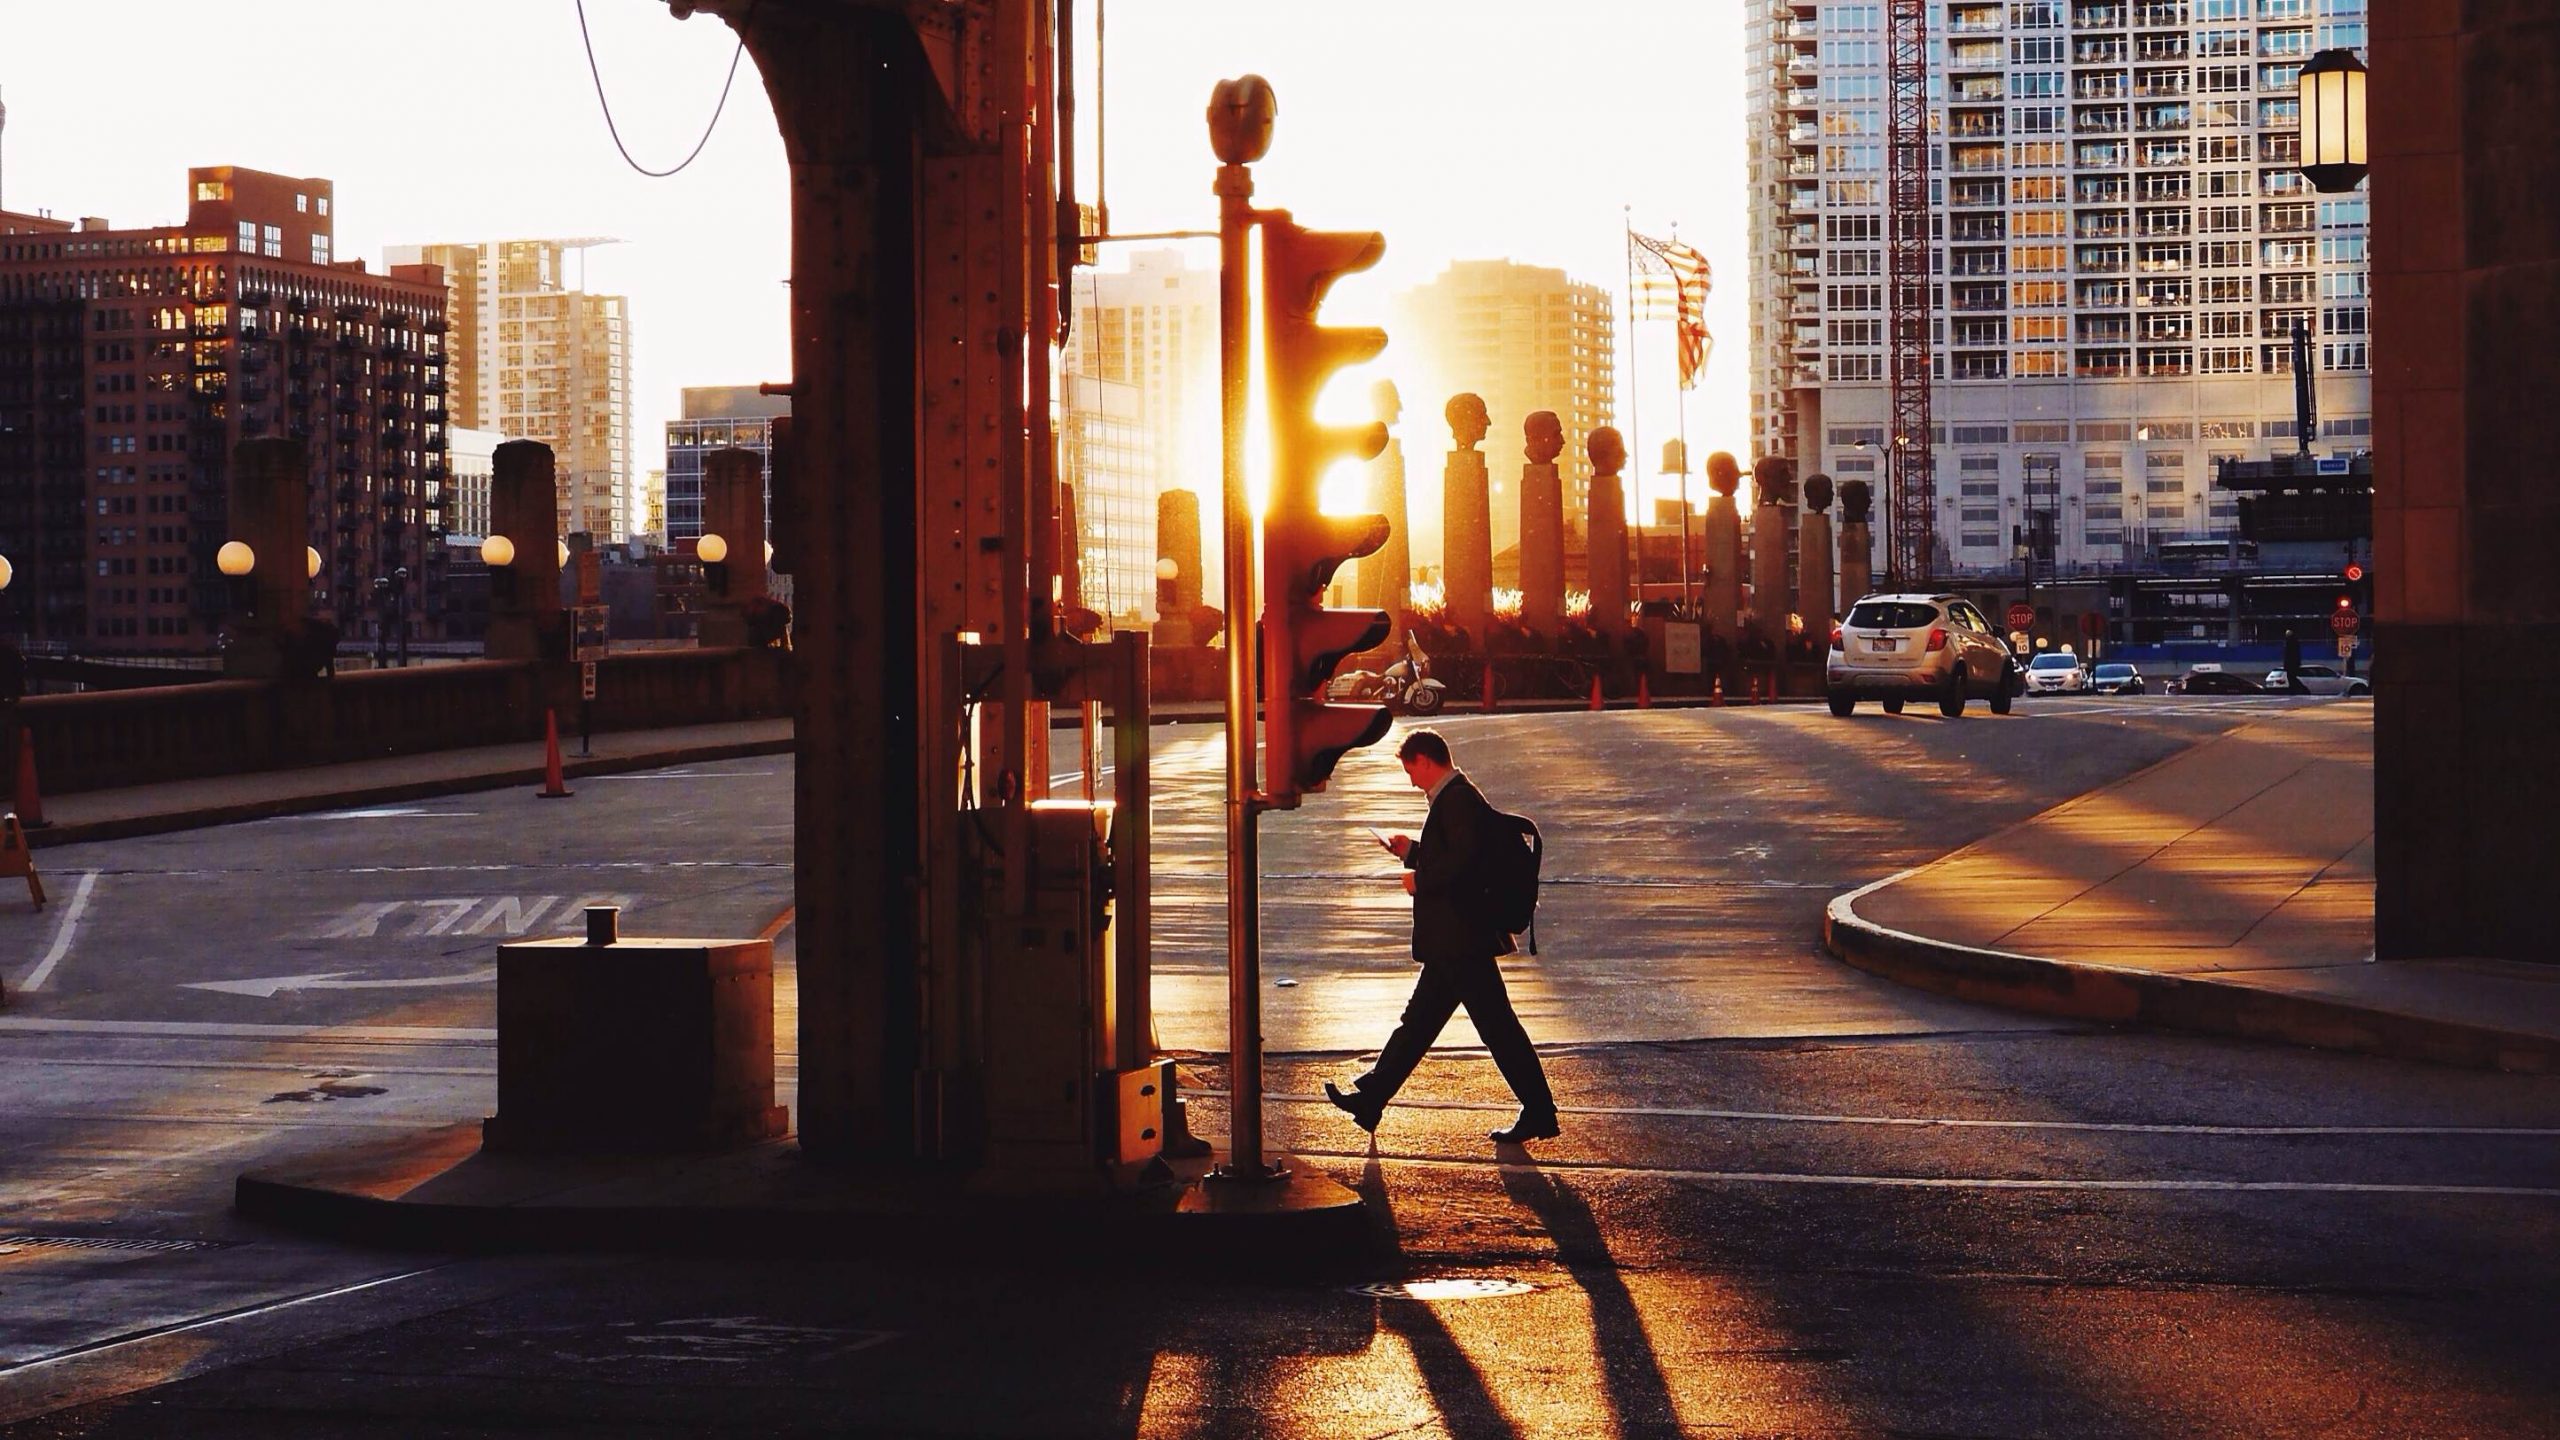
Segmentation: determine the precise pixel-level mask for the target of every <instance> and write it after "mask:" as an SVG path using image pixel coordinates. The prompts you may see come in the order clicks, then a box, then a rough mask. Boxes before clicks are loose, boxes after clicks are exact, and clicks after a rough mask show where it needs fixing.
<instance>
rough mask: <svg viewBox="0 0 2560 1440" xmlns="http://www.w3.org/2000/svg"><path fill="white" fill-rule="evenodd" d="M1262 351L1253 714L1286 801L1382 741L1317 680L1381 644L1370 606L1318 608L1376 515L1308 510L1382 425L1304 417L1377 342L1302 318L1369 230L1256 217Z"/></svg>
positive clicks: (1274, 790)
mask: <svg viewBox="0 0 2560 1440" xmlns="http://www.w3.org/2000/svg"><path fill="white" fill-rule="evenodd" d="M1261 221H1262V349H1263V366H1262V368H1263V375H1264V385H1265V387H1266V390H1267V392H1268V394H1269V397H1270V405H1271V498H1270V505H1269V508H1268V510H1267V511H1266V512H1265V513H1264V515H1263V520H1262V616H1263V619H1262V669H1263V706H1262V709H1263V717H1264V724H1265V726H1266V727H1267V729H1268V732H1269V738H1268V740H1267V741H1266V745H1265V750H1264V756H1265V762H1266V763H1265V765H1264V767H1263V769H1264V774H1263V790H1264V796H1263V799H1264V802H1265V803H1266V804H1269V805H1272V806H1275V807H1282V808H1286V807H1291V806H1295V805H1296V804H1297V803H1298V797H1299V796H1300V795H1301V794H1302V793H1304V792H1306V791H1310V790H1321V789H1323V788H1324V784H1325V781H1326V780H1327V779H1328V778H1330V777H1331V776H1332V774H1333V767H1334V763H1335V762H1336V761H1338V760H1340V759H1341V758H1342V752H1344V751H1345V750H1350V749H1353V748H1356V747H1358V746H1362V745H1369V744H1374V743H1376V742H1377V740H1378V739H1379V738H1380V737H1381V736H1383V735H1385V734H1386V733H1387V726H1388V724H1389V722H1390V717H1389V715H1388V713H1387V710H1386V707H1385V706H1382V705H1329V704H1327V703H1325V700H1324V689H1325V684H1326V682H1327V681H1329V680H1331V679H1332V678H1333V672H1334V668H1335V667H1336V666H1338V665H1340V664H1341V663H1342V662H1343V660H1344V658H1345V657H1347V656H1350V655H1352V654H1354V653H1356V652H1358V651H1362V650H1366V649H1368V648H1370V647H1371V646H1373V645H1376V644H1377V643H1378V642H1380V641H1382V640H1384V639H1386V638H1387V632H1388V630H1389V628H1390V622H1389V620H1388V617H1387V612H1385V611H1383V610H1332V609H1327V608H1325V605H1324V603H1323V601H1324V589H1325V586H1326V584H1327V583H1329V582H1330V581H1331V580H1332V579H1333V572H1334V571H1335V570H1336V569H1338V568H1340V566H1341V564H1342V562H1343V561H1345V560H1356V559H1358V558H1359V557H1361V556H1363V555H1369V554H1373V553H1375V552H1376V551H1377V549H1378V547H1380V546H1382V545H1384V544H1386V543H1387V517H1386V516H1384V515H1327V514H1325V513H1323V511H1322V510H1321V509H1320V508H1319V507H1318V505H1317V491H1318V489H1319V488H1320V487H1321V486H1322V484H1323V483H1324V473H1325V470H1326V469H1327V468H1328V467H1330V466H1331V465H1332V464H1333V463H1334V462H1335V461H1337V460H1344V459H1359V460H1367V459H1370V458H1371V457H1373V456H1375V455H1376V454H1377V453H1378V452H1379V451H1381V450H1383V449H1385V448H1386V445H1387V427H1386V426H1385V425H1383V424H1381V423H1379V422H1377V421H1374V420H1373V421H1370V422H1369V423H1368V424H1365V425H1327V424H1324V423H1322V422H1320V421H1318V420H1317V419H1316V418H1315V405H1316V396H1317V394H1318V393H1319V392H1321V391H1322V390H1323V389H1324V383H1325V380H1326V379H1327V378H1328V377H1330V376H1331V375H1332V374H1333V372H1334V371H1336V370H1339V369H1341V368H1342V367H1343V366H1345V365H1357V364H1359V363H1360V362H1362V361H1364V360H1367V359H1369V358H1371V357H1372V356H1375V355H1376V354H1377V353H1378V352H1379V351H1380V350H1383V349H1385V348H1386V344H1387V335H1386V332H1385V331H1383V330H1379V329H1376V328H1374V327H1370V326H1327V325H1319V324H1317V323H1316V310H1317V308H1318V307H1320V306H1321V305H1323V303H1324V296H1325V292H1326V291H1327V290H1329V289H1331V288H1332V287H1333V282H1334V281H1335V280H1336V279H1337V278H1339V277H1340V276H1343V275H1347V274H1349V273H1351V272H1352V271H1355V270H1365V269H1367V268H1368V267H1370V266H1371V265H1374V264H1376V263H1377V261H1378V257H1379V256H1380V255H1381V254H1383V253H1385V251H1386V248H1387V242H1386V239H1385V237H1384V236H1381V235H1379V234H1377V233H1375V232H1373V231H1343V230H1308V229H1304V228H1302V227H1300V226H1298V225H1296V224H1294V223H1292V222H1291V221H1290V219H1289V213H1288V212H1287V211H1285V210H1273V211H1268V212H1265V213H1264V214H1263V215H1262V217H1261Z"/></svg>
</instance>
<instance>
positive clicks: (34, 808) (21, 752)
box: [12, 726, 53, 830]
mask: <svg viewBox="0 0 2560 1440" xmlns="http://www.w3.org/2000/svg"><path fill="white" fill-rule="evenodd" d="M12 798H13V799H14V801H15V808H16V810H17V812H18V823H19V824H20V825H23V826H25V827H26V828H27V829H29V830H41V829H43V828H44V827H46V826H47V825H50V824H52V823H53V822H52V821H50V820H47V819H46V818H44V795H43V793H42V792H40V791H38V790H37V789H36V737H35V736H34V735H32V734H29V733H28V732H27V730H26V728H25V727H24V726H21V727H19V730H18V788H17V790H16V791H15V792H14V795H13V797H12Z"/></svg>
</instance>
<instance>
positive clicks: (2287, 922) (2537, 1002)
mask: <svg viewBox="0 0 2560 1440" xmlns="http://www.w3.org/2000/svg"><path fill="white" fill-rule="evenodd" d="M2373 829H2374V820H2373V710H2372V707H2371V706H2369V705H2364V704H2355V703H2347V704H2337V705H2324V706H2319V707H2316V708H2311V709H2304V710H2297V711H2293V712H2290V713H2287V714H2284V715H2281V716H2273V717H2270V718H2268V719H2267V720H2264V721H2261V722H2259V723H2256V724H2253V725H2250V726H2247V727H2245V728H2243V729H2240V730H2236V731H2233V732H2232V733H2231V734H2229V735H2226V736H2223V737H2222V738H2220V739H2218V740H2213V741H2208V742H2206V743H2205V744H2203V745H2200V746H2197V747H2196V748H2195V749H2192V750H2189V751H2187V752H2185V753H2183V754H2180V755H2178V756H2175V757H2173V758H2171V759H2169V760H2166V761H2163V762H2162V763H2160V764H2159V765H2156V766H2153V767H2152V768H2151V769H2148V770H2145V771H2143V772H2141V773H2139V774H2136V775H2132V776H2129V777H2127V778H2126V779H2124V780H2121V781H2118V782H2117V783H2115V784H2113V785H2110V786H2107V787H2106V788H2104V789H2101V790H2096V791H2092V792H2090V793H2089V794H2087V795H2083V796H2081V797H2080V798H2079V799H2077V800H2073V801H2071V802H2070V803H2068V804H2065V805H2061V806H2057V807H2056V808H2054V809H2052V810H2049V811H2046V812H2045V813H2044V814H2042V815H2039V816H2037V817H2035V818H2034V819H2032V820H2029V821H2026V822H2025V823H2023V824H2020V825H2016V826H2013V827H2011V828H2010V829H2008V830H2004V831H2002V832H2000V833H1999V834H1997V835H1993V836H1991V837H1990V838H1988V839H1986V840H1983V841H1981V842H1980V843H1978V844H1975V845H1971V846H1967V847H1966V848H1965V849H1962V850H1959V851H1957V852H1956V853H1954V854H1952V855H1949V856H1947V857H1946V858H1945V859H1943V860H1939V861H1937V862H1936V863H1934V864H1930V865H1923V866H1921V867H1919V868H1917V869H1914V870H1909V871H1905V872H1904V873H1902V874H1900V875H1896V876H1893V877H1891V878H1889V879H1886V880H1883V881H1880V882H1878V883H1876V884H1874V885H1869V886H1867V887H1865V888H1864V889H1861V890H1856V891H1852V892H1851V893H1849V894H1846V895H1843V896H1840V897H1839V898H1838V899H1836V900H1834V901H1832V902H1831V906H1830V908H1829V910H1828V911H1827V912H1826V914H1825V916H1824V919H1823V939H1824V943H1825V944H1826V945H1827V946H1828V947H1829V949H1830V950H1831V952H1832V953H1833V954H1834V955H1836V956H1838V957H1840V958H1841V959H1843V960H1846V961H1848V962H1849V963H1850V964H1853V965H1856V966H1858V967H1859V968H1861V969H1865V970H1870V971H1874V972H1875V973H1877V974H1880V975H1884V976H1887V977H1889V978H1892V979H1895V980H1899V981H1902V982H1904V983H1907V984H1911V985H1916V986H1919V987H1921V988H1924V989H1929V990H1936V991H1939V992H1941V993H1944V994H1949V995H1954V996H1958V997H1960V998H1964V999H1969V1000H1979V1001H1984V1002H1987V1003H1990V1004H1997V1005H2005V1006H2010V1007H2013V1008H2017V1009H2024V1010H2032V1011H2037V1012H2040V1013H2044V1014H2051V1015H2069V1016H2078V1017H2082V1018H2086V1019H2093V1020H2107V1021H2117V1022H2125V1023H2134V1024H2144V1025H2158V1026H2164V1027H2168V1028H2173V1029H2185V1030H2196V1031H2203V1032H2206V1033H2211V1034H2221V1035H2239V1036H2247V1037H2251V1038H2256V1039H2272V1040H2283V1041H2289V1042H2293V1043H2297V1044H2304V1045H2317V1046H2325V1047H2331V1048H2336V1049H2344V1050H2356V1051H2363V1052H2367V1053H2371V1054H2379V1055H2391V1056H2398V1057H2402V1058H2407V1059H2419V1060H2431V1061H2437V1062H2440V1063H2446V1064H2455V1065H2466V1066H2473V1067H2478V1068H2486V1069H2499V1070H2519V1071H2533V1072H2547V1071H2551V1070H2554V1069H2560V966H2545V965H2529V964H2519V963H2514V962H2507V961H2493V960H2465V959H2460V958H2446V959H2440V960H2428V961H2381V962H2377V961H2376V960H2374V958H2373V887H2374V878H2373Z"/></svg>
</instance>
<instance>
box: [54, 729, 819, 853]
mask: <svg viewBox="0 0 2560 1440" xmlns="http://www.w3.org/2000/svg"><path fill="white" fill-rule="evenodd" d="M795 745H796V742H795V741H794V740H792V739H791V738H790V737H788V736H785V737H784V738H782V739H779V740H730V741H724V742H721V743H719V744H704V745H680V746H676V747H674V748H672V749H666V750H650V751H645V752H638V753H634V754H629V755H610V756H605V755H599V756H593V757H590V758H588V759H584V760H571V761H566V762H564V763H563V765H562V766H561V773H562V774H564V775H565V776H567V777H568V778H570V779H573V780H574V779H576V778H578V777H580V776H584V775H619V774H624V773H626V772H629V771H633V770H655V769H658V768H660V767H662V766H667V765H693V764H700V763H702V762H705V761H711V760H735V759H740V758H742V757H745V756H749V755H787V754H789V753H791V751H792V750H793V749H794V748H795ZM279 773H288V774H289V773H291V772H279ZM542 781H543V773H542V767H541V766H540V765H527V766H522V767H518V768H514V769H507V770H486V771H482V772H480V773H478V774H474V775H447V776H438V777H435V778H432V779H424V780H403V781H400V782H398V783H396V784H385V785H358V786H352V787H350V788H348V789H344V790H333V791H329V792H327V793H324V794H321V793H315V794H309V795H281V796H274V797H271V798H267V799H261V800H238V801H231V802H228V803H225V804H219V805H199V806H195V807H193V808H191V809H185V810H167V811H162V812H159V813H157V814H151V815H124V816H118V817H116V818H114V819H109V820H58V821H55V822H54V823H53V824H51V825H48V826H46V827H45V828H44V829H42V830H32V831H29V832H28V833H27V841H28V843H29V844H30V845H33V846H35V847H37V848H40V849H42V848H50V847H52V846H55V845H79V844H85V843H87V842H89V841H92V840H122V839H126V838H128V837H131V836H135V835H160V834H166V833H168V832H170V831H173V830H200V829H204V828H206V827H208V826H213V825H236V824H238V823H240V822H241V821H244V820H272V819H274V818H275V817H277V816H279V815H307V814H309V813H311V812H312V811H315V810H336V809H340V808H342V807H345V806H349V805H381V804H387V803H390V802H393V801H399V800H423V799H427V798H429V797H432V796H437V795H462V794H468V793H470V792H472V791H475V790H503V789H506V788H508V787H510V786H514V785H540V784H541V783H542Z"/></svg>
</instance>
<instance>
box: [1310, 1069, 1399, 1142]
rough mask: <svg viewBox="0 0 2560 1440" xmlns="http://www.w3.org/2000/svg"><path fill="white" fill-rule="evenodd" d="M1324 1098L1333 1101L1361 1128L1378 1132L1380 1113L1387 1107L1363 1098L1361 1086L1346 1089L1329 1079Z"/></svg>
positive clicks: (1337, 1107) (1325, 1086)
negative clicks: (1370, 1102)
mask: <svg viewBox="0 0 2560 1440" xmlns="http://www.w3.org/2000/svg"><path fill="white" fill-rule="evenodd" d="M1324 1098H1326V1099H1327V1100H1330V1101H1332V1102H1333V1103H1334V1107H1335V1108H1336V1109H1338V1110H1340V1111H1342V1113H1344V1114H1346V1115H1348V1116H1350V1117H1351V1123H1352V1124H1354V1125H1357V1126H1359V1127H1360V1128H1361V1129H1363V1130H1366V1131H1368V1132H1370V1133H1371V1134H1373V1135H1374V1134H1376V1133H1377V1129H1378V1115H1379V1112H1380V1111H1381V1110H1382V1109H1384V1108H1385V1107H1383V1106H1377V1105H1371V1104H1369V1103H1368V1102H1367V1101H1365V1100H1363V1099H1361V1098H1360V1090H1359V1087H1357V1086H1354V1087H1352V1088H1351V1089H1349V1090H1344V1089H1343V1088H1342V1087H1340V1086H1338V1085H1336V1084H1334V1083H1333V1082H1332V1081H1330V1080H1327V1081H1326V1082H1324Z"/></svg>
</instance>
